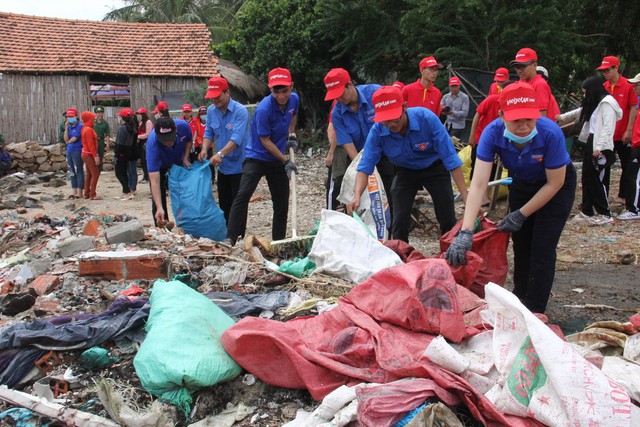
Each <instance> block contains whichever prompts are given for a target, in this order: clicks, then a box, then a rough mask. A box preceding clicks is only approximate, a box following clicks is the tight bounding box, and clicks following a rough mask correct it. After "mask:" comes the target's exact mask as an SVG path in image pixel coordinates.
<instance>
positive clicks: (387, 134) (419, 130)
mask: <svg viewBox="0 0 640 427" xmlns="http://www.w3.org/2000/svg"><path fill="white" fill-rule="evenodd" d="M407 117H408V119H409V127H408V129H407V134H406V135H404V136H403V135H402V134H401V133H395V132H391V131H390V130H389V128H388V127H386V126H385V125H383V124H382V123H376V124H375V125H373V127H372V128H371V132H369V136H368V137H367V143H366V144H365V146H364V151H363V153H362V160H360V164H359V165H358V168H357V170H358V171H359V172H364V173H366V174H367V175H371V174H372V173H373V168H374V166H375V165H377V164H378V162H379V161H380V158H381V157H382V154H383V153H384V155H385V156H387V158H388V159H389V161H390V162H391V163H393V164H394V165H396V166H400V167H403V168H407V169H415V170H420V169H426V168H428V167H429V166H431V165H432V164H433V163H434V162H436V161H437V160H438V159H440V160H442V163H444V166H445V167H446V168H447V170H449V171H450V170H453V169H455V168H457V167H460V166H462V161H461V160H460V158H459V157H458V154H457V153H456V149H455V147H454V146H453V141H451V137H449V134H448V133H447V130H446V129H445V128H444V126H443V125H442V123H441V122H440V119H439V118H438V117H437V116H436V115H435V114H433V113H432V112H431V110H428V109H426V108H423V107H414V108H407Z"/></svg>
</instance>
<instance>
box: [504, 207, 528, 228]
mask: <svg viewBox="0 0 640 427" xmlns="http://www.w3.org/2000/svg"><path fill="white" fill-rule="evenodd" d="M526 219H527V217H526V216H524V214H523V213H522V212H520V209H518V210H517V211H513V212H511V213H510V214H509V215H507V216H505V217H504V218H502V220H501V221H500V222H499V223H498V230H500V231H503V232H505V233H515V232H516V231H518V230H520V229H521V228H522V224H524V221H525V220H526Z"/></svg>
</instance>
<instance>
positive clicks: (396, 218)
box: [391, 160, 456, 243]
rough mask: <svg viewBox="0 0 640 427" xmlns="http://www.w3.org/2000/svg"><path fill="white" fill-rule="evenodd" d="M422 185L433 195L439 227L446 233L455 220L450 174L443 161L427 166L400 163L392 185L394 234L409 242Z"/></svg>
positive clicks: (392, 229) (392, 231)
mask: <svg viewBox="0 0 640 427" xmlns="http://www.w3.org/2000/svg"><path fill="white" fill-rule="evenodd" d="M422 187H424V188H426V189H427V191H428V192H429V194H430V195H431V199H432V200H433V207H434V210H435V214H436V219H437V220H438V224H440V231H441V232H442V233H443V234H444V233H446V232H447V231H449V230H451V228H453V226H454V225H455V224H456V212H455V209H454V206H453V188H452V187H451V174H450V173H449V171H448V170H447V169H446V168H445V167H444V164H443V163H442V161H441V160H437V161H436V162H435V163H434V164H432V165H431V166H429V167H428V168H426V169H419V170H415V169H407V168H403V167H400V166H398V167H396V176H395V178H394V180H393V185H392V186H391V194H392V196H393V209H394V211H393V223H392V226H391V234H392V235H393V238H394V239H398V240H403V241H405V242H407V243H408V242H409V225H410V224H411V209H412V208H413V201H414V200H415V198H416V193H417V192H418V190H420V189H421V188H422Z"/></svg>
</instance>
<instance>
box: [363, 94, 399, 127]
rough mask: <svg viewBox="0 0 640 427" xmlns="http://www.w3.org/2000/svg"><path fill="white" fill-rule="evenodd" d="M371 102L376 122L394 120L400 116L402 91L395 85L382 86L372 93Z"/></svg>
mask: <svg viewBox="0 0 640 427" xmlns="http://www.w3.org/2000/svg"><path fill="white" fill-rule="evenodd" d="M371 102H373V108H374V109H375V112H376V114H375V116H374V118H373V121H374V122H376V123H379V122H386V121H387V120H396V119H398V118H400V116H402V106H403V105H404V100H403V99H402V91H401V90H400V89H398V88H397V87H395V86H382V87H381V88H380V89H378V90H377V91H375V92H374V93H373V97H372V98H371Z"/></svg>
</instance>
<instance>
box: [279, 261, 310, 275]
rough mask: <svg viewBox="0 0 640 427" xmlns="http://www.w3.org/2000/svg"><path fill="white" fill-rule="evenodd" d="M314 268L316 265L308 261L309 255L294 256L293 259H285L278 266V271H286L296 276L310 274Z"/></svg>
mask: <svg viewBox="0 0 640 427" xmlns="http://www.w3.org/2000/svg"><path fill="white" fill-rule="evenodd" d="M315 269H316V265H315V264H314V263H313V262H311V261H309V257H304V258H295V260H294V261H285V262H283V263H282V264H280V267H278V271H280V272H281V273H287V274H290V275H291V276H295V277H298V278H300V277H305V276H308V275H310V274H311V273H313V270H315Z"/></svg>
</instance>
